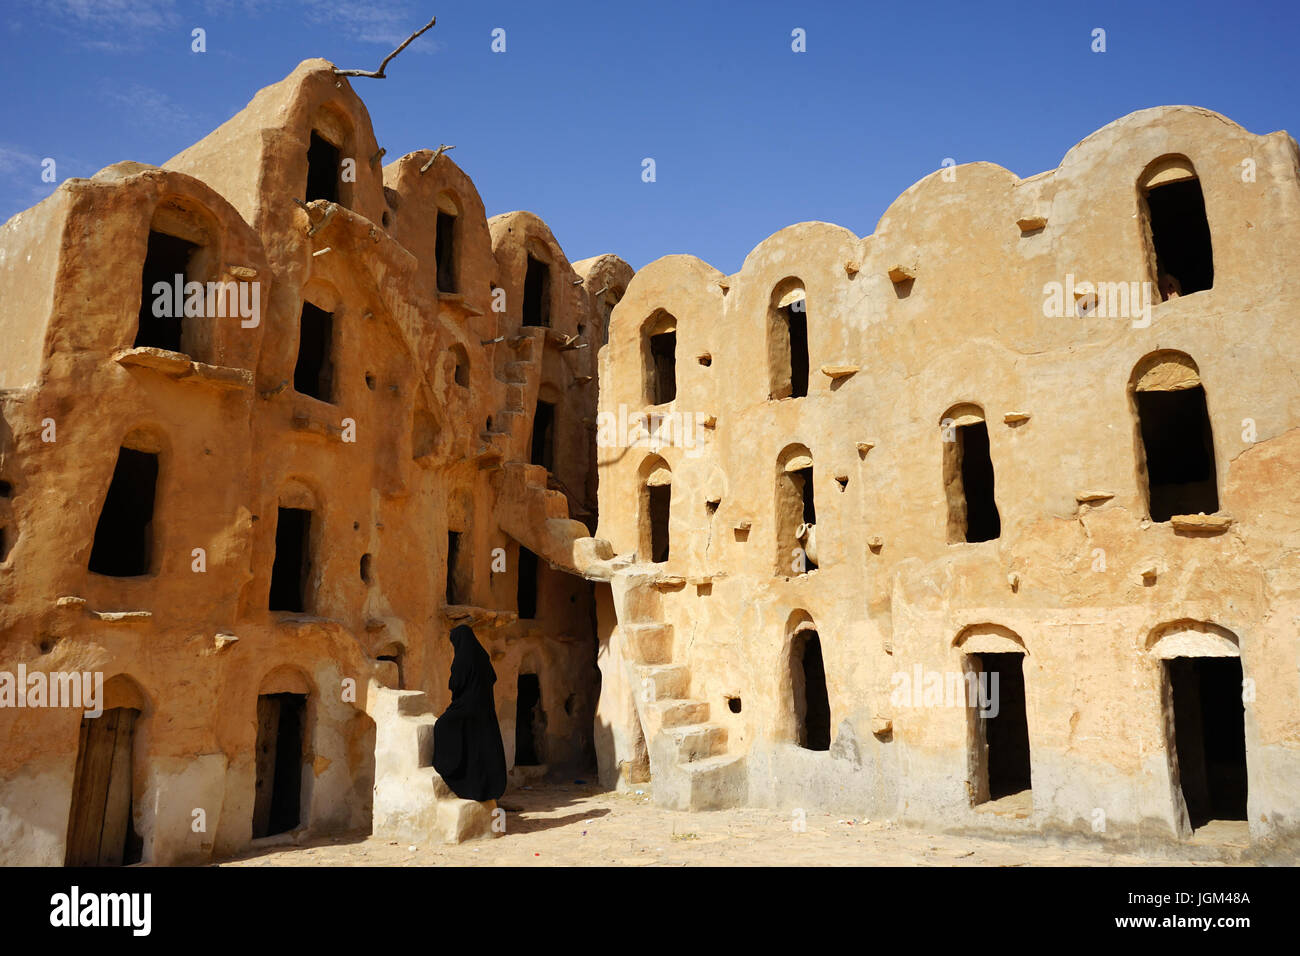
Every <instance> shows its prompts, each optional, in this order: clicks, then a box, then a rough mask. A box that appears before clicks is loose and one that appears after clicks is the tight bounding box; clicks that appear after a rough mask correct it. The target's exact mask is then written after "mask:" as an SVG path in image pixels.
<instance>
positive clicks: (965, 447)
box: [957, 422, 1002, 542]
mask: <svg viewBox="0 0 1300 956" xmlns="http://www.w3.org/2000/svg"><path fill="white" fill-rule="evenodd" d="M957 454H958V455H959V456H960V458H961V487H962V493H963V495H964V496H965V499H966V540H967V541H972V542H973V541H992V540H994V539H995V538H997V537H998V536H999V535H1001V534H1002V518H1001V516H1000V515H999V514H998V505H997V502H996V501H995V500H994V497H993V459H992V458H991V457H990V456H989V428H988V425H987V424H986V423H985V422H975V423H974V424H971V425H962V426H960V427H959V428H958V429H957Z"/></svg>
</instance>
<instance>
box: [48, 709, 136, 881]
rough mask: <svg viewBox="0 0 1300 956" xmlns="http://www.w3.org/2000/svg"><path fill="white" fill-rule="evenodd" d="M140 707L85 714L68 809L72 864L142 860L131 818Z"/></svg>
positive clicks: (124, 863) (67, 856) (67, 860)
mask: <svg viewBox="0 0 1300 956" xmlns="http://www.w3.org/2000/svg"><path fill="white" fill-rule="evenodd" d="M139 716H140V712H139V711H138V710H136V709H134V708H132V707H115V708H113V709H111V710H106V711H104V712H103V713H102V714H100V715H99V716H98V717H82V718H81V740H80V744H79V746H78V749H77V769H76V772H75V774H74V776H73V783H72V808H71V811H70V812H69V814H68V840H67V847H66V851H65V856H64V862H65V864H66V865H67V866H129V865H130V864H132V863H139V862H140V859H141V856H142V852H143V849H144V844H143V841H142V840H141V839H140V837H139V836H138V835H137V834H136V832H135V824H134V821H133V819H132V816H133V813H132V811H133V806H132V794H131V790H132V786H131V763H132V752H133V749H134V744H135V724H136V720H137V718H139Z"/></svg>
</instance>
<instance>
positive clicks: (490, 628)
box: [0, 60, 630, 865]
mask: <svg viewBox="0 0 1300 956" xmlns="http://www.w3.org/2000/svg"><path fill="white" fill-rule="evenodd" d="M313 130H315V131H317V132H318V133H319V134H321V135H324V136H326V137H327V138H329V139H331V141H333V142H334V143H335V144H336V145H338V146H339V147H340V155H341V156H342V157H343V158H344V159H354V160H355V171H356V175H355V179H354V180H352V181H346V180H345V181H344V182H341V183H340V195H339V201H338V202H337V203H331V202H328V201H324V200H322V201H317V202H313V203H310V204H308V205H306V206H304V205H303V204H302V203H300V202H295V201H294V200H295V198H297V199H299V200H301V199H302V197H303V196H304V190H305V187H306V183H307V168H306V150H307V144H308V142H309V140H310V136H311V133H312V131H313ZM381 158H382V156H381V154H380V152H379V149H378V147H377V145H376V142H375V137H374V134H373V132H372V131H371V128H370V121H369V117H368V115H367V114H366V111H365V108H364V106H363V105H362V103H361V101H360V99H359V98H358V97H357V96H356V95H355V93H354V92H353V91H352V89H351V87H350V85H349V83H348V82H347V81H346V80H342V79H340V78H337V77H335V75H334V73H333V68H332V66H331V65H330V64H328V63H326V62H325V61H321V60H310V61H306V62H304V63H303V64H301V65H300V66H299V67H298V69H297V70H295V71H294V73H293V74H291V75H290V76H289V77H288V78H287V79H285V80H284V81H282V82H281V83H278V84H275V85H274V86H272V87H268V88H267V89H266V90H263V91H261V92H260V93H259V94H258V95H257V97H255V98H254V100H253V101H252V103H250V104H249V106H248V108H246V109H245V110H244V111H242V112H241V113H240V114H238V115H237V116H236V117H234V118H233V119H231V120H230V121H229V122H227V123H226V124H224V125H223V126H222V127H220V128H219V129H218V130H216V131H214V132H213V133H212V134H211V135H209V136H208V137H207V138H205V139H204V140H202V141H201V142H199V143H197V144H195V145H194V146H193V147H191V148H190V149H187V150H186V151H184V152H183V153H181V154H180V155H179V156H177V157H176V158H174V159H173V160H171V161H170V162H168V163H167V164H165V165H164V166H163V167H162V168H155V167H149V166H144V165H141V164H135V163H122V164H118V165H117V166H113V167H110V168H109V169H107V170H104V171H103V172H101V173H100V174H98V175H97V176H96V177H94V178H93V179H89V180H77V179H74V180H69V181H67V182H66V183H64V184H63V185H62V186H60V188H59V189H58V190H57V191H56V192H55V194H54V195H53V196H52V197H51V198H50V199H48V200H46V201H45V202H44V203H42V204H41V205H40V206H38V207H36V208H34V209H32V210H29V211H27V212H25V213H22V214H20V216H17V217H15V218H14V219H13V220H10V222H9V223H7V224H6V225H5V227H4V232H3V234H2V235H3V237H4V238H3V240H2V241H0V245H2V246H3V249H4V252H3V254H2V255H0V283H3V284H5V287H7V288H9V289H10V290H12V291H14V292H15V293H19V294H15V295H14V296H12V297H9V296H6V300H5V307H4V311H3V318H0V327H4V328H8V329H11V330H12V331H13V333H14V334H13V335H12V336H6V339H7V340H8V341H12V342H14V343H15V347H14V349H13V350H12V351H11V352H8V353H6V356H5V357H4V358H3V359H2V360H0V383H2V384H3V385H4V386H5V390H4V391H3V392H0V412H2V413H3V415H2V417H3V423H4V428H3V432H2V433H0V438H2V439H3V442H2V443H0V479H3V480H4V481H5V482H7V483H8V486H7V488H8V491H7V494H6V496H4V497H3V498H0V525H3V527H4V532H5V541H6V549H7V554H6V555H4V562H3V564H0V595H3V600H2V601H0V671H8V672H16V670H17V668H18V665H19V664H23V665H25V666H26V667H27V668H28V669H29V670H31V671H37V670H39V671H42V672H51V671H71V670H76V671H83V670H85V671H95V672H100V673H102V675H103V676H104V677H105V678H106V679H109V680H110V681H111V679H113V678H115V677H118V678H119V680H118V681H117V683H116V685H115V686H118V685H120V686H122V687H127V688H130V689H131V690H130V694H129V695H128V696H130V697H131V699H132V700H134V701H137V702H138V705H139V707H140V709H141V710H142V715H141V718H140V720H139V722H138V723H137V731H136V738H135V739H136V742H135V753H134V758H133V769H132V774H131V777H132V797H133V817H134V825H135V828H136V830H137V832H138V833H139V835H140V836H141V837H142V839H143V842H144V851H143V852H144V859H145V860H146V861H148V862H154V863H178V862H196V861H203V860H208V859H211V858H213V857H221V856H226V855H229V854H232V853H235V852H237V851H239V850H242V849H243V848H245V847H247V846H248V845H249V843H250V841H251V839H252V811H253V802H254V789H255V783H256V767H255V756H254V751H255V749H256V742H257V697H258V695H259V694H269V693H280V692H293V693H305V694H309V702H308V708H307V724H308V730H307V745H306V750H305V753H304V759H303V781H304V784H303V791H302V792H303V814H302V827H301V828H300V829H299V833H316V832H324V831H343V830H367V829H369V828H370V826H371V823H372V819H371V815H372V806H371V801H372V790H373V788H374V785H375V748H376V720H389V719H397V720H400V719H401V718H400V717H395V716H393V715H397V714H401V713H411V712H418V711H420V710H423V711H426V712H432V713H436V712H441V710H442V709H443V708H445V706H446V705H447V703H448V702H449V699H450V692H449V691H448V689H447V679H448V672H449V667H450V660H451V647H450V643H449V642H448V640H447V635H448V633H449V631H450V628H451V627H452V626H453V625H454V624H455V623H460V622H468V623H471V624H473V625H474V626H475V628H476V632H477V633H478V635H479V638H480V640H481V641H482V642H483V644H484V646H485V647H487V648H488V650H489V651H490V653H491V654H492V657H493V663H494V667H495V668H496V670H497V674H498V683H497V685H496V701H497V707H498V715H499V719H500V722H501V725H502V731H503V735H504V736H505V738H506V741H507V758H508V759H509V760H510V761H511V762H512V763H513V760H514V727H515V686H516V679H517V676H518V674H519V673H520V672H521V671H525V672H532V673H537V674H538V675H539V679H540V682H541V685H542V707H543V709H544V710H545V713H546V720H545V726H544V730H543V731H542V734H543V739H542V740H540V741H539V750H541V751H542V759H543V760H544V761H546V762H547V764H548V766H549V769H550V770H551V771H552V772H555V773H561V772H564V773H568V772H571V770H572V769H573V768H575V767H577V768H580V767H582V766H585V765H586V763H587V761H588V760H589V758H590V754H591V747H592V744H591V731H590V728H591V723H592V717H593V714H594V708H595V704H596V697H597V684H596V680H597V674H596V671H595V668H594V659H595V635H594V630H593V619H592V614H591V598H590V584H589V583H588V582H586V581H584V580H582V579H580V578H575V577H572V576H571V575H568V574H564V573H562V572H560V571H555V570H551V569H550V568H549V567H548V566H547V563H546V560H542V561H541V562H540V565H541V571H540V574H539V588H538V591H539V594H538V608H539V609H538V614H537V617H536V618H535V619H534V620H528V621H520V620H518V619H517V614H516V610H517V608H516V592H517V579H518V568H519V562H518V553H519V547H520V538H518V537H513V536H512V535H510V534H508V533H507V532H506V531H504V530H503V529H502V526H501V515H502V513H505V512H509V513H512V514H516V516H517V517H519V520H517V521H516V522H515V524H514V525H512V527H513V528H514V530H515V533H516V534H517V535H522V538H523V540H524V543H525V544H528V545H531V546H532V547H533V549H534V550H536V551H537V552H539V553H542V552H544V551H546V549H547V547H549V546H550V545H551V543H552V542H551V538H550V537H547V536H546V535H545V534H544V533H543V531H542V530H541V529H540V527H539V526H538V525H536V524H530V523H529V522H530V520H531V518H530V516H531V515H532V514H533V511H537V512H539V513H540V512H541V511H543V510H545V509H548V508H549V509H554V507H555V502H554V500H553V499H552V498H548V495H551V494H552V492H551V491H549V490H548V489H547V487H546V481H547V475H546V473H545V471H544V470H541V473H540V474H538V473H537V471H536V470H535V471H531V472H530V471H528V469H529V467H530V466H529V465H528V461H529V452H530V447H529V443H530V432H531V427H532V416H533V412H534V409H535V403H536V401H537V396H538V394H539V393H546V391H547V390H555V391H557V392H558V393H559V394H561V395H562V408H561V410H560V414H559V419H558V421H559V423H560V425H561V427H562V428H563V430H564V432H563V433H564V434H565V435H566V436H569V435H571V434H572V435H577V434H580V433H581V430H582V429H583V428H585V427H586V426H584V424H583V422H584V420H586V421H590V420H591V419H592V418H593V417H594V414H595V386H594V384H593V382H592V378H593V376H594V371H593V369H594V364H595V360H594V357H593V354H592V350H591V349H590V348H583V349H571V350H569V351H564V352H561V351H560V350H559V345H560V344H562V343H563V341H564V337H565V336H564V335H563V334H561V333H567V334H568V335H574V336H576V329H577V327H578V326H579V325H583V326H587V325H591V326H593V327H597V326H599V324H600V322H601V321H603V316H604V315H606V314H607V309H606V307H605V305H604V303H603V301H601V302H598V301H597V298H596V297H594V296H591V295H588V293H587V290H586V288H585V287H584V286H582V284H581V283H582V279H581V278H580V277H579V276H578V275H577V274H576V273H575V272H574V271H573V270H572V268H571V267H570V266H569V265H568V262H567V259H565V257H564V254H563V252H562V251H561V250H560V247H559V245H558V243H556V241H555V239H554V237H552V236H551V234H550V232H549V230H548V229H547V228H546V227H545V225H544V224H543V223H542V222H541V221H540V220H539V219H537V218H536V217H535V216H532V215H531V214H526V213H518V214H512V215H513V217H514V218H513V220H512V221H516V222H520V223H524V224H526V227H527V228H526V230H525V232H526V236H524V235H520V236H514V235H511V234H510V233H509V230H507V231H506V233H505V234H503V235H500V236H496V235H494V234H493V232H492V230H491V229H490V228H489V224H488V222H487V219H486V217H485V214H484V211H483V204H482V201H481V199H480V198H479V196H478V194H477V191H476V190H475V189H474V186H473V184H472V182H471V181H470V180H469V178H468V177H467V176H466V175H465V174H464V173H463V172H462V171H461V170H460V169H458V168H457V167H456V166H455V164H454V163H453V162H452V161H451V160H450V159H449V158H448V157H447V156H445V155H443V156H438V157H436V158H434V156H433V154H432V153H431V152H430V151H428V150H422V151H419V152H417V153H413V154H411V155H409V156H406V157H403V158H401V159H398V160H396V161H395V162H392V163H390V164H389V165H387V166H381V164H380V160H381ZM439 208H443V209H444V211H452V212H454V214H455V215H456V225H455V249H456V261H455V265H454V269H455V274H456V282H457V287H458V288H457V290H456V291H455V292H446V291H439V289H438V283H437V275H436V272H437V270H436V260H437V253H438V250H437V249H436V242H435V233H436V230H435V220H436V215H437V210H438V209H439ZM178 223H179V225H178ZM151 224H152V227H153V228H155V229H158V230H161V231H164V232H168V233H169V234H177V233H176V232H174V231H173V230H174V229H180V230H181V231H182V233H183V235H182V238H193V239H194V241H195V242H196V243H198V244H199V245H200V246H201V249H202V252H201V256H202V269H203V271H204V272H205V273H206V274H207V278H210V279H213V280H217V281H225V280H229V281H242V282H254V281H256V282H257V283H258V284H259V285H260V293H261V295H260V305H261V313H260V321H258V322H257V324H255V325H251V326H247V327H246V324H245V323H241V321H240V319H239V318H238V317H235V318H228V317H227V318H218V317H210V318H209V317H204V316H199V317H194V318H187V319H186V320H185V321H186V324H185V332H184V340H183V341H184V348H185V352H184V353H178V352H174V351H168V350H165V349H158V348H134V347H133V342H134V339H135V334H136V326H137V314H138V312H139V309H140V304H141V295H142V292H141V274H142V264H143V263H144V261H145V256H146V246H147V237H148V234H149V231H150V228H151ZM187 230H188V231H187ZM527 241H535V242H540V243H542V244H544V246H545V250H546V252H547V255H548V256H549V260H550V264H551V266H552V270H553V272H552V283H551V287H552V290H553V293H554V300H553V302H552V306H551V315H552V317H553V328H552V329H551V330H546V329H537V328H521V327H520V326H521V319H520V316H521V310H522V303H521V301H520V299H521V295H520V294H519V293H518V292H517V287H518V285H519V283H520V281H521V280H520V278H519V277H518V276H517V275H516V274H515V273H516V270H515V268H514V264H515V263H516V261H517V260H518V258H519V254H520V252H521V250H522V249H523V248H524V243H525V242H527ZM29 253H30V254H32V258H31V260H30V265H25V263H26V262H27V256H28V255H29ZM20 259H21V261H19V260H20ZM192 261H193V260H192ZM624 268H626V266H624ZM628 272H629V274H630V270H628ZM496 288H505V289H506V290H507V295H506V296H505V297H504V298H494V296H493V290H494V289H496ZM145 294H146V295H148V294H149V290H146V292H145ZM304 302H311V303H312V304H314V305H316V306H317V307H319V308H321V309H324V310H326V311H328V312H331V313H332V314H333V340H332V352H331V357H332V364H333V374H332V378H333V387H332V394H331V395H330V396H329V398H328V400H322V399H318V398H314V397H312V396H311V395H308V394H303V393H300V392H299V391H298V390H297V389H296V387H295V365H296V363H297V358H298V351H299V345H300V343H299V331H298V330H299V317H300V313H301V311H302V308H303V303H304ZM576 341H577V340H576V338H575V343H576ZM571 344H574V343H571ZM510 363H513V364H510ZM582 377H585V378H586V383H585V384H582V385H575V383H574V379H575V378H582ZM50 421H52V422H53V423H54V426H53V427H54V430H53V431H50V428H49V423H50ZM122 445H128V446H130V447H132V448H135V449H137V450H140V451H147V452H152V453H155V454H157V455H158V459H159V477H158V483H157V490H156V503H155V508H154V518H153V523H152V531H151V537H152V542H153V556H152V562H151V565H150V567H149V570H148V573H147V574H144V575H141V576H136V577H109V576H105V575H102V574H95V573H91V572H90V571H89V570H88V558H89V555H90V551H91V546H92V541H93V540H94V537H95V532H96V525H97V521H98V518H99V514H100V510H101V507H102V506H103V502H104V497H105V493H106V490H107V488H108V484H109V481H110V478H111V476H112V474H113V470H114V463H115V461H116V459H117V454H118V449H119V446H122ZM588 445H589V440H588V441H574V442H573V448H574V452H573V453H572V454H570V452H569V451H568V449H569V445H568V444H567V439H566V443H557V445H556V452H555V454H556V461H555V465H554V468H553V472H554V474H555V475H556V476H557V477H559V478H560V479H562V480H563V481H564V482H565V484H566V485H568V486H570V487H572V488H573V489H574V490H575V492H576V493H577V495H579V497H578V498H577V499H575V501H574V504H575V505H576V506H581V507H584V508H586V509H587V511H588V512H589V519H590V520H591V521H592V522H593V523H594V519H595V515H594V510H595V501H594V496H592V497H590V498H586V497H582V496H583V494H584V489H585V487H586V475H587V473H588V471H589V470H590V467H589V457H588V455H589V452H588V450H587V448H588ZM513 481H518V482H520V484H519V486H518V487H516V486H515V485H513V484H511V482H513ZM507 491H509V492H510V494H509V495H508V496H507V495H506V492H507ZM556 494H558V493H556ZM503 496H507V497H509V499H510V500H509V501H508V502H503V500H502V498H503ZM560 499H561V507H562V506H563V503H564V501H565V499H564V498H563V496H562V495H561V496H560ZM281 507H290V508H307V509H309V510H311V511H312V530H311V551H312V556H311V564H310V571H309V578H308V582H307V591H308V603H307V607H306V608H305V610H304V611H302V612H287V611H272V610H269V609H268V592H269V589H270V580H271V573H272V566H273V562H274V556H275V553H276V527H277V510H278V509H279V508H281ZM529 509H532V510H529ZM547 514H548V515H549V514H550V512H549V511H548V512H547ZM521 529H522V530H521ZM535 529H536V540H535V539H534V537H533V535H534V530H535ZM449 531H457V532H460V534H461V554H460V560H459V562H458V567H459V571H458V573H457V583H458V584H459V585H460V594H459V595H458V596H457V601H458V603H454V604H452V603H449V602H448V599H447V589H446V581H447V576H448V532H449ZM196 548H197V549H202V552H203V559H202V564H203V567H202V568H201V569H200V568H198V567H197V565H196V561H197V560H198V559H197V558H196V556H195V551H194V549H196ZM391 658H400V677H399V667H398V664H397V663H395V662H394V661H393V660H391ZM412 695H414V696H415V697H416V698H418V699H419V701H420V703H419V704H418V706H416V705H412V703H411V699H412ZM377 697H383V698H384V700H382V701H380V700H377V699H376V698H377ZM132 706H135V705H132ZM80 724H81V712H80V710H74V709H69V708H60V709H54V708H44V709H38V708H34V707H28V708H16V707H5V708H0V736H2V737H3V738H4V739H5V740H6V746H5V748H4V753H3V755H0V846H2V847H3V850H0V861H3V862H6V863H28V864H49V865H58V864H61V863H62V862H63V859H64V852H65V839H66V835H67V832H68V814H69V805H70V800H71V795H72V787H73V776H74V768H75V765H76V758H77V751H78V733H79V726H80ZM395 739H397V738H395ZM404 759H405V760H406V761H407V763H409V765H410V767H411V768H412V769H413V770H417V769H420V768H424V769H425V772H426V774H427V773H432V771H431V770H428V769H427V768H428V754H427V753H422V752H417V747H416V745H415V742H414V739H412V741H411V744H410V753H409V754H408V755H406V757H405V758H404ZM542 769H543V770H545V769H546V767H543V768H542ZM426 783H427V781H426ZM427 799H428V800H429V801H433V799H434V796H433V793H432V791H431V792H430V794H429V795H428V798H427ZM196 810H202V811H203V815H204V817H205V820H206V826H204V827H203V828H202V830H201V831H200V830H199V829H198V828H196V827H194V826H192V824H193V822H194V820H195V819H196V817H195V813H194V812H195V811H196ZM378 823H379V821H376V825H378Z"/></svg>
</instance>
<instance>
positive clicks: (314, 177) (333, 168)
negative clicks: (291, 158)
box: [307, 131, 340, 202]
mask: <svg viewBox="0 0 1300 956" xmlns="http://www.w3.org/2000/svg"><path fill="white" fill-rule="evenodd" d="M339 173H340V164H339V148H338V147H337V146H335V145H334V144H333V143H331V142H330V141H329V140H327V139H325V138H324V137H322V136H321V135H320V134H319V133H317V132H315V131H313V132H312V134H311V145H310V146H308V147H307V202H312V201H313V200H316V199H327V200H329V201H330V202H338V201H339Z"/></svg>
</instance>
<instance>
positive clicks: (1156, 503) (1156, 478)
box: [1129, 350, 1219, 521]
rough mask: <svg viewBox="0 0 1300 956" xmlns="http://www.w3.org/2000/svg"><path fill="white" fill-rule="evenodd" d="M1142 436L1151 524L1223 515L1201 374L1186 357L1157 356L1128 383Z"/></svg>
mask: <svg viewBox="0 0 1300 956" xmlns="http://www.w3.org/2000/svg"><path fill="white" fill-rule="evenodd" d="M1129 389H1130V395H1131V396H1132V400H1133V408H1134V412H1135V414H1136V416H1137V431H1138V442H1137V444H1138V448H1139V455H1138V474H1139V476H1140V477H1141V478H1142V479H1143V481H1142V483H1143V484H1144V485H1145V486H1146V496H1147V507H1148V512H1149V514H1150V515H1151V520H1152V521H1168V520H1169V519H1170V518H1171V517H1173V516H1174V515H1194V514H1198V513H1202V514H1207V515H1209V514H1214V513H1215V512H1216V511H1218V510H1219V491H1218V479H1217V474H1216V468H1215V461H1214V433H1213V429H1212V428H1211V427H1210V415H1209V411H1208V409H1207V407H1206V397H1205V389H1204V388H1203V387H1202V385H1201V376H1200V371H1199V370H1198V369H1197V367H1196V363H1195V362H1194V361H1192V359H1191V357H1190V356H1188V355H1185V354H1183V353H1182V352H1174V351H1166V350H1162V351H1160V352H1155V353H1153V354H1151V355H1149V356H1147V357H1146V358H1144V359H1143V360H1142V361H1141V362H1139V363H1138V364H1137V366H1136V367H1135V368H1134V370H1133V375H1132V378H1131V380H1130V384H1129Z"/></svg>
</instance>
